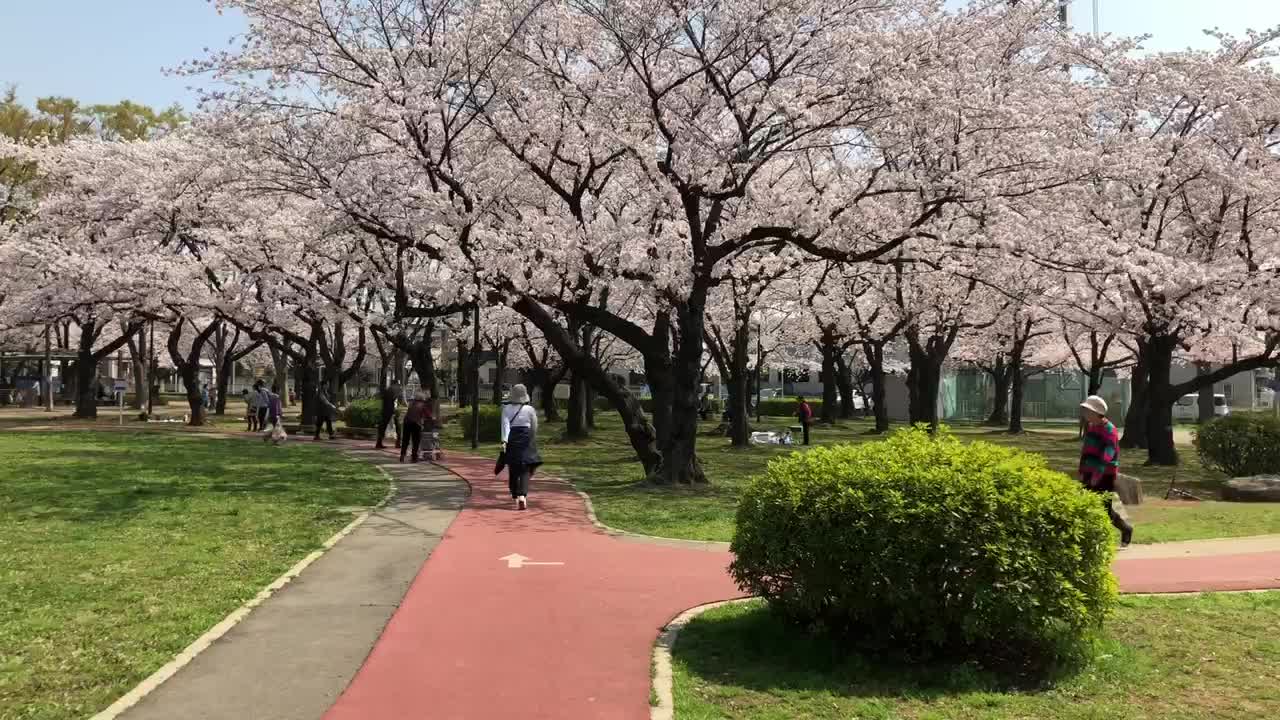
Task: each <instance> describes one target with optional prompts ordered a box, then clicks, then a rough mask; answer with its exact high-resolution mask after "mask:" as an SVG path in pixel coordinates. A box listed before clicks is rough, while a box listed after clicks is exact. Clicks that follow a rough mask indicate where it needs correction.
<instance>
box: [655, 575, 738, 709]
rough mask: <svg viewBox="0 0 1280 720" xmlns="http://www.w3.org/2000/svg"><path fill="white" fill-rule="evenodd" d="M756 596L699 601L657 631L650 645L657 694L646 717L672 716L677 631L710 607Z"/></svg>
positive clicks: (717, 606)
mask: <svg viewBox="0 0 1280 720" xmlns="http://www.w3.org/2000/svg"><path fill="white" fill-rule="evenodd" d="M755 599H756V598H738V599H737V600H723V601H721V602H713V603H708V604H706V605H699V606H697V607H693V608H689V609H688V610H685V611H684V612H682V613H680V614H679V615H677V616H676V618H675V619H674V620H672V621H671V622H669V623H667V626H666V627H665V628H663V629H662V634H660V635H658V641H657V642H655V643H654V645H653V694H654V695H655V696H657V699H658V703H657V704H656V705H651V706H650V707H649V720H675V713H676V705H675V675H674V670H673V669H672V666H671V652H672V650H673V649H674V648H675V646H676V640H677V639H678V638H679V637H680V631H681V630H683V629H684V627H685V626H686V625H688V624H689V622H690V621H691V620H693V619H694V618H696V617H698V616H699V615H701V614H703V613H705V612H707V611H709V610H715V609H716V608H720V607H724V606H726V605H740V604H743V603H749V602H751V601H753V600H755Z"/></svg>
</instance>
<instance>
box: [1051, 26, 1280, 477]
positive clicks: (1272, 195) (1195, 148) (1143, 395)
mask: <svg viewBox="0 0 1280 720" xmlns="http://www.w3.org/2000/svg"><path fill="white" fill-rule="evenodd" d="M1277 36H1278V33H1277V31H1271V32H1266V33H1254V34H1250V35H1247V36H1246V37H1244V38H1242V39H1234V38H1230V37H1226V36H1222V35H1219V36H1218V37H1219V39H1220V41H1221V48H1220V49H1219V50H1217V51H1214V52H1186V53H1175V54H1154V55H1147V56H1141V57H1133V56H1131V55H1128V54H1123V53H1121V52H1118V51H1117V50H1116V49H1115V48H1108V47H1105V46H1102V45H1100V44H1099V45H1097V46H1090V45H1088V44H1085V47H1084V48H1083V49H1082V51H1081V53H1080V63H1081V64H1083V65H1085V66H1087V67H1088V68H1089V69H1090V70H1092V71H1093V72H1094V73H1095V74H1096V83H1097V88H1098V89H1097V98H1098V99H1097V104H1096V108H1097V111H1096V114H1095V115H1094V118H1095V119H1094V123H1093V125H1094V127H1095V132H1096V133H1097V134H1098V136H1099V138H1100V141H1099V142H1098V144H1097V156H1098V160H1097V161H1095V163H1093V164H1094V165H1096V166H1097V167H1098V168H1099V169H1098V173H1097V176H1096V177H1095V178H1093V180H1092V181H1091V182H1088V183H1080V184H1078V185H1075V186H1071V187H1067V188H1064V195H1065V197H1064V198H1063V202H1062V203H1060V204H1059V205H1058V206H1057V207H1059V208H1061V209H1062V210H1064V212H1063V213H1061V214H1058V215H1056V216H1055V217H1056V218H1058V219H1060V220H1061V221H1062V222H1063V223H1064V224H1067V226H1068V227H1071V228H1072V231H1073V234H1074V235H1075V236H1076V239H1077V242H1075V243H1072V244H1068V245H1065V246H1062V247H1059V248H1055V249H1054V251H1053V252H1052V253H1050V254H1051V255H1052V257H1053V258H1054V259H1055V260H1056V261H1058V262H1060V263H1063V264H1064V265H1068V266H1070V267H1073V268H1075V269H1076V270H1077V271H1078V272H1080V273H1082V274H1086V275H1103V276H1106V277H1110V278H1114V284H1113V285H1112V286H1110V287H1109V288H1108V290H1109V291H1111V292H1118V293H1120V294H1121V295H1122V298H1121V300H1120V301H1119V302H1118V303H1115V304H1116V305H1118V306H1119V307H1123V308H1128V309H1131V310H1132V313H1133V315H1132V316H1131V317H1132V320H1130V322H1129V323H1126V324H1127V325H1136V326H1137V327H1136V328H1134V329H1133V336H1134V344H1135V348H1134V349H1135V367H1134V384H1133V390H1134V392H1133V406H1134V409H1133V411H1132V412H1131V413H1130V417H1129V418H1128V419H1127V421H1126V425H1127V427H1126V438H1127V439H1129V440H1130V443H1131V444H1138V445H1145V446H1146V447H1147V449H1148V454H1149V457H1150V461H1151V462H1153V463H1158V464H1171V463H1176V462H1177V453H1176V451H1175V450H1174V445H1173V431H1172V405H1173V403H1174V402H1175V401H1176V400H1177V399H1178V398H1179V397H1180V396H1182V395H1183V394H1186V393H1190V392H1195V391H1197V390H1199V389H1200V388H1202V387H1205V386H1212V384H1213V383H1215V382H1218V381H1220V380H1222V379H1223V378H1226V377H1229V376H1231V375H1233V374H1235V373H1238V372H1243V371H1248V370H1252V369H1254V368H1259V367H1264V366H1267V365H1270V364H1273V363H1274V362H1275V361H1276V358H1277V355H1278V354H1280V333H1277V330H1280V325H1278V324H1277V313H1276V304H1275V298H1276V297H1277V293H1276V284H1275V283H1276V275H1275V272H1274V270H1273V269H1271V268H1274V266H1275V264H1276V262H1277V254H1278V252H1280V250H1278V245H1277V241H1278V238H1280V226H1278V225H1277V220H1278V219H1280V215H1278V213H1280V204H1278V201H1280V185H1277V184H1276V182H1275V177H1276V167H1277V163H1278V162H1280V161H1278V159H1277V156H1276V153H1275V148H1276V146H1277V142H1280V134H1278V133H1277V128H1280V92H1278V91H1280V75H1278V74H1277V72H1276V70H1275V68H1274V66H1273V65H1271V64H1269V63H1268V62H1267V60H1268V59H1269V58H1272V57H1274V52H1273V50H1272V49H1271V48H1272V46H1273V44H1274V41H1275V39H1276V38H1277ZM1076 208H1079V209H1080V212H1079V213H1078V214H1075V215H1073V214H1072V212H1071V211H1072V210H1073V209H1076ZM1081 240H1084V241H1083V242H1081ZM1210 338H1220V339H1224V340H1228V342H1227V343H1226V345H1227V347H1233V346H1234V347H1237V348H1241V347H1245V346H1249V347H1250V349H1249V350H1248V351H1245V352H1243V353H1241V354H1238V355H1235V356H1232V357H1229V358H1226V359H1225V360H1224V362H1222V363H1221V364H1220V366H1219V367H1218V368H1217V369H1216V370H1214V371H1213V372H1208V373H1203V374H1200V375H1198V376H1196V377H1194V378H1193V379H1191V380H1189V381H1187V382H1184V383H1177V384H1175V383H1173V382H1172V381H1171V374H1170V369H1171V366H1172V363H1173V361H1174V357H1175V355H1176V354H1177V353H1178V352H1179V351H1180V350H1187V349H1190V348H1192V347H1195V346H1204V345H1206V344H1208V345H1214V344H1216V343H1212V342H1209V343H1206V342H1205V341H1206V340H1208V339H1210ZM1140 425H1141V426H1140Z"/></svg>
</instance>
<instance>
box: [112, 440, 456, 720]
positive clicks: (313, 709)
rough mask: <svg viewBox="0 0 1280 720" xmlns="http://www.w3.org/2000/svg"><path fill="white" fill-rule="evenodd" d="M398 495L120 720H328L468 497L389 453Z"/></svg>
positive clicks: (444, 476)
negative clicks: (328, 711)
mask: <svg viewBox="0 0 1280 720" xmlns="http://www.w3.org/2000/svg"><path fill="white" fill-rule="evenodd" d="M348 452H350V454H351V455H353V456H357V457H361V458H363V459H366V460H368V461H370V462H373V463H375V464H378V465H382V466H383V467H385V468H386V469H387V470H388V471H389V472H390V473H391V475H392V476H393V477H394V478H395V480H396V484H397V490H396V493H395V495H394V496H393V498H392V500H391V501H390V502H389V503H388V504H387V505H386V507H384V508H383V509H382V510H379V511H377V512H375V513H374V514H373V515H372V516H371V517H369V518H368V519H367V520H366V521H365V522H364V523H363V524H362V525H360V526H359V527H358V528H356V529H355V530H354V531H353V532H352V533H351V534H350V535H348V536H346V537H345V538H343V539H342V540H341V541H340V542H339V543H338V544H337V545H335V546H334V547H333V548H332V549H331V550H330V551H329V552H328V553H326V554H325V555H324V556H323V557H321V558H320V559H319V560H317V561H316V562H315V563H314V564H312V565H311V566H310V567H308V568H307V569H306V570H305V571H304V572H303V573H302V574H301V575H299V576H298V577H297V578H296V579H295V580H294V581H293V582H291V583H290V584H288V585H286V586H285V587H284V588H283V589H281V590H280V591H279V592H277V593H276V594H275V595H273V596H271V597H270V598H269V599H268V600H267V601H266V602H264V603H263V604H262V605H261V606H260V607H258V608H256V609H255V610H254V611H253V612H252V613H250V614H249V616H248V617H246V618H245V619H244V620H243V621H242V622H241V623H239V624H238V625H236V626H235V627H234V628H232V629H231V631H230V632H228V633H227V634H226V635H225V636H223V637H222V638H221V639H219V640H218V641H217V642H215V643H214V644H213V645H212V646H210V647H209V648H208V649H207V650H205V651H204V652H203V653H201V654H200V655H198V656H196V658H195V659H194V660H192V661H191V663H190V664H188V665H187V666H186V667H184V668H182V669H181V670H180V671H178V673H177V674H176V675H174V676H173V677H172V678H170V679H169V680H168V681H167V682H165V683H164V684H162V685H160V687H158V688H157V689H156V690H155V691H153V692H152V693H150V694H149V695H147V696H146V697H145V698H143V699H142V701H141V702H139V703H138V704H137V705H135V706H134V707H132V708H130V709H129V710H127V711H125V712H124V714H123V715H121V716H120V717H121V718H123V719H124V720H318V718H320V717H321V716H322V715H324V713H325V712H326V711H327V710H328V709H329V707H330V706H331V705H332V704H333V702H334V701H335V700H336V699H337V698H338V695H340V694H341V693H342V691H343V690H344V689H345V688H346V687H347V684H348V683H349V682H350V681H351V678H352V677H353V676H354V675H355V673H356V671H357V670H359V669H360V666H361V664H363V663H364V661H365V658H366V657H367V656H368V654H369V651H370V649H371V648H372V647H373V644H374V642H375V641H377V639H378V636H379V635H380V634H381V633H382V629H383V628H384V627H385V626H386V624H387V621H388V620H389V619H390V618H391V615H392V613H394V612H395V610H396V608H397V607H398V606H399V605H400V601H401V600H402V599H403V598H404V596H405V593H407V592H408V590H409V585H410V583H411V582H412V581H413V579H414V577H415V576H416V575H417V574H418V570H419V568H421V566H422V564H423V562H424V561H425V560H426V559H427V556H428V555H430V554H431V552H432V550H434V549H435V547H436V545H437V544H438V543H439V542H440V540H441V538H442V537H443V536H444V533H445V530H446V529H447V528H448V527H449V524H450V523H452V522H453V519H454V517H455V516H456V515H457V513H458V511H459V510H460V509H461V508H462V505H463V503H464V502H465V501H466V497H467V486H466V483H464V482H463V481H462V480H460V479H459V478H458V477H457V476H455V475H453V474H452V473H449V472H448V471H446V470H444V469H442V468H439V467H437V466H435V465H431V464H428V463H420V464H404V465H401V464H399V463H396V462H395V459H394V458H393V457H392V456H391V455H390V454H389V453H382V452H376V451H374V450H372V449H366V450H349V451H348Z"/></svg>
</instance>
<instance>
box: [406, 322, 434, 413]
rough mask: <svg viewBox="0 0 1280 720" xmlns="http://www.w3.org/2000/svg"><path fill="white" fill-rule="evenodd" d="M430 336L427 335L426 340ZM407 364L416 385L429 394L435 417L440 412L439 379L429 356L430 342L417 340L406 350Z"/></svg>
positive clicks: (432, 360)
mask: <svg viewBox="0 0 1280 720" xmlns="http://www.w3.org/2000/svg"><path fill="white" fill-rule="evenodd" d="M429 337H430V334H428V338H429ZM408 354H409V363H410V364H411V365H412V366H413V373H414V374H415V375H417V376H418V385H419V386H420V387H422V388H424V389H425V390H426V391H427V392H429V393H431V406H432V410H433V412H435V413H436V415H435V417H439V414H438V413H439V411H440V378H439V376H438V375H436V361H435V358H433V357H432V356H431V342H430V340H427V341H425V342H424V341H422V340H418V341H416V342H414V343H413V344H412V345H411V346H410V347H409V348H408Z"/></svg>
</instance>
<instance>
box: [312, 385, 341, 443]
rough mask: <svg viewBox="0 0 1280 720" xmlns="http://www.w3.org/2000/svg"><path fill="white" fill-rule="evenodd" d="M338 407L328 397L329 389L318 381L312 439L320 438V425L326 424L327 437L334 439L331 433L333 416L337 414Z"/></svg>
mask: <svg viewBox="0 0 1280 720" xmlns="http://www.w3.org/2000/svg"><path fill="white" fill-rule="evenodd" d="M337 413H338V408H337V406H336V405H334V404H333V399H332V398H330V397H329V389H328V388H326V387H325V385H324V383H320V385H319V386H318V387H316V436H315V438H314V439H316V440H319V439H320V426H321V425H322V424H323V425H327V426H328V429H329V439H330V440H332V439H334V434H333V418H334V417H335V416H336V415H337Z"/></svg>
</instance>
